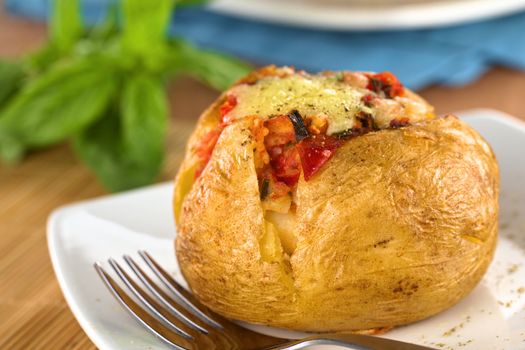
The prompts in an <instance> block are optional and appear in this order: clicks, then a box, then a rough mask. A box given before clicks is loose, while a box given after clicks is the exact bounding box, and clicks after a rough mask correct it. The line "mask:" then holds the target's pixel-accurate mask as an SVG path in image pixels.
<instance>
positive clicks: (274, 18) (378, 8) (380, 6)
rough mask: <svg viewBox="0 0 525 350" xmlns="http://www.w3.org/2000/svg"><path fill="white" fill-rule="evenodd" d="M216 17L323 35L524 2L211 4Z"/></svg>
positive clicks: (499, 10)
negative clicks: (218, 14) (310, 30)
mask: <svg viewBox="0 0 525 350" xmlns="http://www.w3.org/2000/svg"><path fill="white" fill-rule="evenodd" d="M210 7H211V8H212V9H214V10H215V11H218V12H222V13H226V14H231V15H235V16H239V17H246V18H253V19H260V20H265V21H269V22H276V23H282V24H290V25H296V26H304V27H314V28H326V29H341V30H342V29H356V30H380V29H410V28H429V27H438V26H447V25H453V24H459V23H463V22H470V21H476V20H482V19H487V18H491V17H496V16H501V15H505V14H510V13H513V12H517V11H520V10H525V0H214V1H212V3H211V4H210Z"/></svg>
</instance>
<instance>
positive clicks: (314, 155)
mask: <svg viewBox="0 0 525 350" xmlns="http://www.w3.org/2000/svg"><path fill="white" fill-rule="evenodd" d="M342 144H343V141H342V140H339V139H338V138H336V137H333V136H328V135H323V134H319V135H314V136H312V137H308V138H306V139H304V140H302V141H301V143H299V145H298V148H299V155H300V158H301V164H302V166H303V173H304V179H305V180H306V181H308V180H310V179H311V178H312V176H314V175H315V174H316V173H317V172H318V171H319V169H321V167H322V166H323V164H325V163H326V162H327V161H328V160H329V159H330V158H332V156H333V155H334V154H335V151H336V150H337V149H338V148H339V147H340V146H341V145H342Z"/></svg>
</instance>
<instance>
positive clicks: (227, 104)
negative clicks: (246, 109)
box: [219, 94, 237, 126]
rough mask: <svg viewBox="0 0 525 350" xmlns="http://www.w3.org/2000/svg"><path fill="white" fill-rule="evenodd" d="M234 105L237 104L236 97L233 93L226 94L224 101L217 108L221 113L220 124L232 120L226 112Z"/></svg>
mask: <svg viewBox="0 0 525 350" xmlns="http://www.w3.org/2000/svg"><path fill="white" fill-rule="evenodd" d="M235 106H237V97H235V95H232V94H228V95H227V96H226V101H224V103H223V104H222V106H221V108H220V110H219V113H220V115H221V126H226V125H229V124H230V123H231V122H232V120H231V119H230V118H228V117H227V114H228V113H230V111H231V110H232V109H234V108H235Z"/></svg>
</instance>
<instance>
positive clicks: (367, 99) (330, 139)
mask: <svg viewBox="0 0 525 350" xmlns="http://www.w3.org/2000/svg"><path fill="white" fill-rule="evenodd" d="M293 73H294V71H293V70H278V69H276V68H275V67H268V68H266V70H261V71H258V72H256V73H252V75H250V76H248V77H247V78H245V79H244V80H241V81H240V82H239V83H238V84H247V85H253V84H256V83H257V81H258V80H259V79H262V78H264V77H265V76H275V77H282V76H287V75H290V74H293ZM362 76H363V77H364V79H365V82H364V85H362V87H363V88H364V87H365V85H366V89H368V90H370V92H369V93H365V94H364V95H363V97H362V98H361V102H362V103H363V104H364V105H365V106H366V107H369V108H371V107H373V106H374V103H375V101H379V99H385V98H386V99H393V98H395V97H397V96H402V95H403V94H404V87H403V85H401V83H400V82H399V80H398V79H397V78H396V77H395V76H394V75H393V74H392V73H390V72H382V73H378V74H367V73H364V74H363V75H362ZM238 103H239V101H238V98H237V96H235V94H233V93H232V92H230V93H228V94H227V95H226V98H225V100H224V102H223V104H222V105H221V106H220V109H219V114H220V122H219V124H218V126H217V128H216V129H213V130H211V131H209V132H208V133H207V134H205V135H204V136H203V138H202V140H201V141H200V143H199V144H198V146H197V149H196V155H197V157H198V159H199V166H198V167H197V170H196V174H195V176H196V177H199V176H200V175H201V173H202V171H203V170H204V168H205V166H206V164H207V163H208V161H209V159H210V158H211V154H212V151H213V149H214V147H215V145H216V143H217V140H218V139H219V136H220V134H221V132H222V130H223V129H224V128H225V127H227V126H228V125H230V124H232V123H233V122H235V120H234V118H233V117H232V116H231V114H230V112H231V111H232V110H233V109H234V108H235V107H236V106H237V105H238ZM247 117H250V118H254V124H253V127H252V130H251V131H252V136H253V139H254V155H255V157H254V161H255V168H256V171H257V176H258V179H259V189H260V195H261V199H262V200H265V199H267V198H269V199H279V198H281V197H283V196H286V195H288V194H291V193H292V191H293V188H294V187H295V186H296V185H297V183H298V181H299V178H300V176H301V172H302V173H303V176H304V179H305V181H309V180H311V179H312V178H313V177H314V176H315V175H316V174H317V173H318V172H319V171H320V170H321V169H322V167H323V166H324V164H326V163H327V162H328V161H329V160H330V158H332V157H333V156H334V154H335V153H336V151H337V149H338V148H339V147H341V146H342V145H343V144H344V143H345V142H346V140H348V139H349V138H351V137H354V136H357V135H362V134H364V133H367V132H371V131H374V130H378V127H377V125H376V122H375V120H374V118H373V116H372V114H370V113H369V112H364V111H361V112H359V113H358V114H357V115H355V116H354V118H355V119H354V122H353V124H352V125H353V126H352V127H351V128H349V129H348V130H345V131H343V132H339V133H335V134H332V135H328V134H327V130H328V123H329V118H327V117H326V115H325V116H323V117H319V116H306V117H303V116H301V114H300V113H299V112H298V111H297V110H293V111H290V112H289V113H288V114H285V115H277V116H273V117H270V118H268V119H264V118H259V117H258V116H247ZM409 122H410V120H409V119H408V118H403V117H401V118H395V119H393V120H391V121H390V124H389V127H390V128H399V127H404V126H407V125H409Z"/></svg>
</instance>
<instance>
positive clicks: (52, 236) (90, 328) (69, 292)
mask: <svg viewBox="0 0 525 350" xmlns="http://www.w3.org/2000/svg"><path fill="white" fill-rule="evenodd" d="M457 114H458V115H461V116H462V117H466V118H467V120H468V118H473V119H475V118H479V119H486V120H494V121H497V122H498V123H503V124H506V125H508V126H509V127H511V128H512V129H515V130H518V131H520V132H521V133H523V135H524V136H525V123H523V122H522V121H521V120H519V119H516V118H514V117H512V116H509V115H507V114H504V113H501V112H498V111H493V110H487V109H477V110H469V111H464V112H458V113H457ZM171 186H172V185H171V184H170V183H168V184H159V185H155V186H150V187H147V188H143V189H138V190H134V191H130V192H126V193H122V194H117V195H110V196H104V197H100V198H97V199H93V200H87V201H83V202H78V203H75V204H71V205H67V206H64V207H61V208H57V209H55V210H54V211H53V213H52V214H51V215H50V218H49V220H48V225H47V238H48V248H49V253H50V257H51V261H52V265H53V268H54V270H55V274H56V276H57V280H58V282H59V285H60V287H61V290H62V292H63V294H64V297H65V299H66V302H67V303H68V305H69V307H70V309H71V310H72V312H73V314H74V316H75V317H76V319H77V320H78V322H79V324H80V325H81V327H82V328H83V330H84V331H85V332H86V334H87V335H88V337H89V338H90V339H91V340H92V341H93V343H94V344H95V345H96V346H98V347H99V348H101V349H116V348H114V347H112V345H110V344H109V343H108V342H107V339H106V337H107V335H103V334H102V333H101V332H99V331H97V329H96V327H95V325H94V324H93V322H91V320H90V319H89V318H88V317H87V316H86V314H84V312H83V311H82V309H81V307H80V306H79V303H77V301H76V297H75V295H74V293H73V286H71V285H70V284H69V283H68V281H67V278H66V276H65V274H66V266H67V263H68V261H67V259H66V258H64V254H65V252H64V251H63V250H62V249H64V248H62V247H61V245H60V242H59V230H58V223H59V222H60V220H61V218H62V217H63V216H65V215H68V212H69V210H70V209H73V208H75V207H80V206H83V205H85V204H88V203H89V204H90V205H93V204H96V203H97V202H103V201H104V200H105V199H107V198H109V197H112V198H116V197H120V196H128V195H130V194H133V193H135V194H140V192H143V191H151V190H152V189H161V190H164V189H166V190H168V188H170V187H171ZM100 287H101V288H102V285H101V286H100ZM108 295H109V292H108ZM258 327H259V328H258ZM248 328H255V329H256V330H258V331H262V332H264V331H265V330H264V329H263V327H260V326H248ZM277 331H278V330H277ZM270 333H274V334H275V333H276V332H275V330H273V331H272V332H270Z"/></svg>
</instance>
